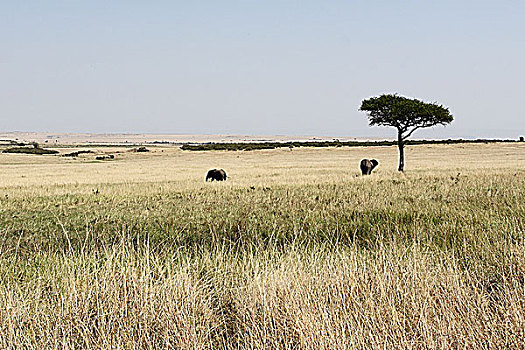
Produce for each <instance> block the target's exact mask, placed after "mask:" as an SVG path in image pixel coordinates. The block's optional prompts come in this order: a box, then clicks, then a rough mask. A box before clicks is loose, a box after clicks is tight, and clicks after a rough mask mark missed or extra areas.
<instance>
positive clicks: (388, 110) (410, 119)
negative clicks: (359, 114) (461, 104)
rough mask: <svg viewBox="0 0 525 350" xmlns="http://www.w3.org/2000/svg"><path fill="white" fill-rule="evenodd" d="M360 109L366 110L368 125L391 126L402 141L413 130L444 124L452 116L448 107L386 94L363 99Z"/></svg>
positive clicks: (451, 118) (448, 121)
mask: <svg viewBox="0 0 525 350" xmlns="http://www.w3.org/2000/svg"><path fill="white" fill-rule="evenodd" d="M359 110H360V111H363V112H367V114H368V119H369V124H370V126H373V125H378V126H393V127H395V128H397V129H398V131H399V133H400V136H401V140H402V141H404V140H406V139H407V138H408V137H410V135H412V133H413V132H414V131H416V130H417V129H421V128H428V127H431V126H435V125H439V124H441V125H445V124H448V123H450V122H451V121H452V120H453V119H454V118H453V117H452V115H451V114H450V112H449V110H448V108H446V107H443V106H442V105H439V104H437V103H426V102H423V101H420V100H418V99H415V98H408V97H403V96H399V95H397V94H386V95H381V96H378V97H371V98H369V99H367V100H363V102H362V103H361V108H360V109H359Z"/></svg>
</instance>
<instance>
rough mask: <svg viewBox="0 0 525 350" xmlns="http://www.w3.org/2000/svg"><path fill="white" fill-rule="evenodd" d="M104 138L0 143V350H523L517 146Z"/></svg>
mask: <svg viewBox="0 0 525 350" xmlns="http://www.w3.org/2000/svg"><path fill="white" fill-rule="evenodd" d="M71 151H72V150H71V148H69V149H67V150H66V149H64V150H61V152H62V153H69V152H71ZM99 152H107V153H112V154H115V159H114V160H112V161H111V162H93V155H92V154H89V153H81V152H79V154H77V156H78V157H76V158H75V159H73V158H71V157H60V156H44V157H35V156H32V155H24V154H2V155H1V156H0V296H1V298H0V348H6V349H16V348H19V349H26V348H42V349H79V348H88V349H109V348H113V349H137V348H140V349H142V348H155V349H164V348H165V349H222V348H224V349H427V348H429V349H501V348H508V349H520V348H524V347H525V345H524V344H525V343H524V339H525V331H524V330H525V281H524V278H525V204H524V203H525V201H524V200H523V198H524V197H525V144H523V143H495V144H459V145H446V144H442V145H413V146H410V147H407V149H406V152H407V153H408V154H409V156H408V157H407V159H408V160H409V163H410V170H409V171H406V172H405V173H399V172H397V170H396V167H395V164H396V155H397V154H396V147H395V146H384V147H353V148H345V147H339V148H337V147H331V148H299V149H294V150H293V151H290V150H289V149H274V150H259V151H249V152H222V151H215V152H206V151H205V152H187V151H183V150H180V149H176V148H170V147H152V148H151V150H150V152H147V153H136V152H125V153H118V152H115V150H111V149H106V148H104V149H102V150H99ZM365 157H367V158H375V159H378V160H379V161H380V165H379V167H378V168H377V169H376V170H375V171H374V173H373V174H372V175H371V176H360V175H359V174H360V171H359V161H360V160H361V158H365ZM214 167H218V168H224V169H226V171H227V172H228V180H227V181H226V182H212V183H205V181H204V180H205V175H206V171H207V170H208V169H210V168H214Z"/></svg>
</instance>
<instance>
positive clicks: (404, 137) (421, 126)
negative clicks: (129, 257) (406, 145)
mask: <svg viewBox="0 0 525 350" xmlns="http://www.w3.org/2000/svg"><path fill="white" fill-rule="evenodd" d="M424 127H425V126H424V125H420V126H416V127H415V128H414V129H412V130H410V132H409V133H408V134H406V135H405V136H403V137H402V138H403V141H404V140H406V139H408V138H409V137H410V135H412V134H413V133H414V131H416V130H417V129H419V128H424Z"/></svg>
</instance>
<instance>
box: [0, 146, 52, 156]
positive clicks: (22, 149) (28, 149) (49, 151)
mask: <svg viewBox="0 0 525 350" xmlns="http://www.w3.org/2000/svg"><path fill="white" fill-rule="evenodd" d="M3 153H26V154H57V153H58V151H55V150H52V149H44V148H40V147H38V144H37V145H36V146H35V145H34V144H33V147H13V148H8V149H6V150H4V151H3Z"/></svg>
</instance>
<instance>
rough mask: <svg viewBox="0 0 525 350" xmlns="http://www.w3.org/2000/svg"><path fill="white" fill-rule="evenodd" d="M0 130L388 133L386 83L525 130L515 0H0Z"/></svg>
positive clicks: (476, 130)
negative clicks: (379, 113)
mask: <svg viewBox="0 0 525 350" xmlns="http://www.w3.org/2000/svg"><path fill="white" fill-rule="evenodd" d="M0 45H1V50H0V130H2V131H54V132H148V133H198V134H202V133H205V134H218V133H228V134H259V135H260V134H281V135H282V134H287V135H323V136H342V137H344V136H348V137H351V136H385V137H387V136H388V137H391V136H393V135H394V130H392V129H390V128H378V127H374V128H370V127H368V126H367V119H366V117H365V115H364V114H363V113H361V112H358V108H359V105H360V101H361V100H362V99H364V98H367V97H370V96H374V95H378V94H381V93H394V92H397V93H399V94H401V95H404V96H409V97H417V98H420V99H423V100H426V101H437V102H439V103H442V104H443V105H445V106H448V107H449V108H450V110H451V112H452V113H453V115H454V116H455V121H454V122H453V123H452V124H451V125H450V126H448V127H446V128H443V127H437V128H434V129H432V130H428V131H420V132H417V133H416V134H415V135H414V137H416V138H417V137H418V136H420V137H423V136H432V137H510V138H517V137H518V136H519V135H520V134H521V135H522V134H525V110H524V108H523V106H522V104H523V101H524V98H523V96H524V90H525V89H524V85H525V2H524V1H517V0H516V1H505V0H499V1H496V0H494V1H483V0H477V1H472V0H467V1H459V0H455V1H451V0H441V1H422V0H419V1H396V0H392V1H373V0H368V1H285V0H281V1H192V2H190V1H185V2H181V1H151V2H146V1H141V2H139V1H97V0H93V1H74V0H69V1H55V0H47V1H3V2H2V3H1V4H0Z"/></svg>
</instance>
